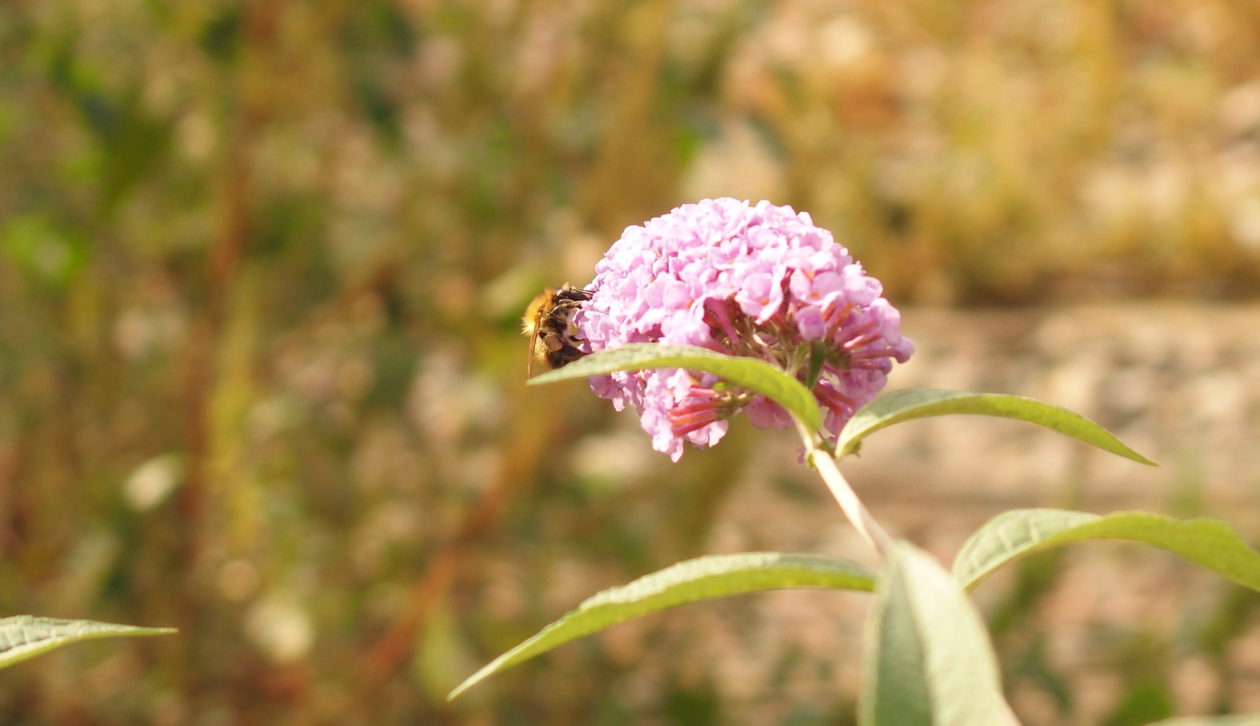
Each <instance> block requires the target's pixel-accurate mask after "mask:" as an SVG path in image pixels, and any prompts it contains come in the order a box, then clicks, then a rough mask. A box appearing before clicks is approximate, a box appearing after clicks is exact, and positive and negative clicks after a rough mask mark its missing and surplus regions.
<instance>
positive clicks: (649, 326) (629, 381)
mask: <svg viewBox="0 0 1260 726" xmlns="http://www.w3.org/2000/svg"><path fill="white" fill-rule="evenodd" d="M595 272H596V275H595V279H594V280H593V281H592V282H591V283H590V284H589V285H587V287H588V288H589V289H592V290H594V291H595V292H594V295H593V296H592V297H591V299H590V300H589V301H587V302H585V303H584V304H583V306H582V308H581V310H580V311H579V312H578V313H577V314H576V315H575V317H574V322H575V324H576V325H577V327H578V329H579V331H580V337H582V338H584V339H585V343H584V347H585V348H586V350H587V352H596V351H600V350H604V349H608V348H615V347H618V346H621V345H624V344H626V343H644V342H648V343H658V342H659V343H672V344H684V345H695V346H700V347H703V348H708V349H710V350H714V351H717V352H721V353H726V354H729V355H738V356H748V357H753V358H758V359H761V360H764V361H768V362H770V363H772V364H774V365H776V366H778V367H779V368H781V369H782V370H784V371H786V372H788V373H789V374H790V375H793V376H795V377H796V378H797V379H798V380H800V381H801V382H803V383H805V384H806V385H808V386H810V388H811V390H812V391H813V393H814V396H815V397H816V398H817V399H818V402H819V404H820V405H821V406H822V407H823V408H824V410H825V412H826V417H825V429H826V430H825V431H824V432H823V433H824V436H826V437H827V438H829V439H834V436H835V434H836V433H838V432H839V431H840V428H841V427H842V426H843V425H844V423H845V422H846V421H847V420H848V419H849V418H850V417H851V416H852V415H853V412H854V411H855V410H857V409H858V408H859V407H861V406H862V405H863V404H865V403H867V402H869V401H870V400H872V399H873V398H874V397H875V396H876V395H877V394H878V393H879V391H880V389H882V388H883V387H884V384H885V382H886V381H887V375H888V372H889V370H891V368H892V363H893V361H897V362H899V363H904V362H905V361H906V360H907V359H908V358H909V357H910V355H911V353H913V351H914V344H913V342H911V341H910V340H909V339H908V338H906V337H904V336H902V335H901V333H900V322H901V320H900V316H899V314H898V312H897V309H896V308H894V307H893V306H892V305H891V304H889V302H888V301H887V300H886V299H884V298H883V297H882V294H883V288H882V286H881V285H880V283H879V281H878V280H876V279H875V278H873V277H870V276H869V275H867V274H866V273H865V272H864V271H863V270H862V266H861V265H860V264H858V263H857V262H855V261H854V260H853V258H852V257H851V256H850V255H849V252H848V250H846V249H845V248H844V247H843V246H842V245H840V244H839V243H837V242H836V241H835V240H834V239H833V238H832V236H831V233H830V232H828V231H827V230H825V229H821V228H819V227H816V226H814V224H813V222H812V221H811V220H810V217H809V215H808V214H806V213H803V212H801V213H797V212H795V211H793V210H792V209H791V208H790V207H786V206H783V207H780V206H774V205H772V204H770V203H769V202H765V201H763V202H759V203H757V204H755V205H751V204H748V203H747V202H741V201H738V200H735V199H706V200H703V201H700V202H697V203H695V204H685V205H683V206H680V207H678V208H677V209H674V210H673V211H672V212H670V213H669V214H665V215H662V216H660V217H656V218H655V219H652V220H650V221H648V222H647V223H645V224H643V225H641V226H632V227H628V228H627V229H626V230H625V232H623V233H622V235H621V238H620V239H619V240H617V242H616V243H614V244H613V245H612V247H611V248H610V249H609V250H608V253H607V254H606V255H605V256H604V258H603V259H602V260H601V261H600V262H599V263H598V264H597V265H596V266H595ZM591 387H592V389H593V390H594V391H595V393H596V394H597V395H599V396H601V397H603V398H607V399H610V400H611V401H612V402H613V406H614V407H615V408H616V409H617V410H622V409H625V408H626V407H628V406H629V407H633V408H634V409H635V410H636V411H637V412H638V414H639V419H640V422H641V424H642V426H643V429H644V430H645V431H647V433H649V434H650V435H651V436H652V446H653V448H655V449H656V450H658V451H661V452H664V453H667V454H669V456H670V457H671V458H672V459H674V460H675V461H677V460H678V458H679V457H681V456H682V452H683V446H684V442H688V441H689V442H691V443H692V444H694V445H696V446H700V447H705V446H712V445H713V444H716V443H717V442H718V441H719V440H721V438H722V437H723V435H725V433H726V430H727V427H728V421H729V419H730V418H731V417H732V416H735V415H736V414H738V413H740V412H744V413H746V414H747V415H748V417H749V420H751V421H752V423H753V424H754V425H756V426H759V427H762V428H775V427H786V426H788V425H790V423H791V422H790V419H789V418H788V415H787V413H786V412H785V411H783V409H781V408H780V407H779V406H778V405H777V404H775V403H773V402H771V401H770V400H768V399H766V398H765V397H764V396H761V395H758V394H754V393H752V392H750V391H747V390H744V389H741V388H739V387H737V386H732V385H730V384H727V383H724V382H722V381H720V380H719V379H718V378H717V377H715V376H713V375H710V374H704V373H697V372H691V371H687V370H683V369H677V368H675V369H654V370H645V371H628V372H617V373H612V374H609V375H606V376H599V377H595V378H592V379H591Z"/></svg>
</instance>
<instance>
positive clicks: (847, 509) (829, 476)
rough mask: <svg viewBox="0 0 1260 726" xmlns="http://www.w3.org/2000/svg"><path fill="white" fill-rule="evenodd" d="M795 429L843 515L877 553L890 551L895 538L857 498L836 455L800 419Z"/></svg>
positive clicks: (808, 458)
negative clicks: (841, 471)
mask: <svg viewBox="0 0 1260 726" xmlns="http://www.w3.org/2000/svg"><path fill="white" fill-rule="evenodd" d="M796 428H797V431H798V432H799V433H800V435H801V439H802V440H803V441H804V442H805V451H806V454H805V458H806V460H808V461H809V463H810V464H812V465H813V466H814V468H815V469H817V470H818V474H819V476H821V477H822V479H823V482H824V483H826V485H827V488H828V489H829V490H831V496H833V497H835V500H836V503H837V504H839V505H840V510H841V511H842V512H844V516H845V517H848V519H849V521H850V522H851V523H853V527H854V528H855V529H857V531H858V534H860V535H862V537H863V538H864V539H866V541H867V542H869V543H870V545H871V546H872V547H874V548H875V551H876V552H878V553H879V554H881V555H884V554H887V553H888V551H889V550H891V549H892V545H893V539H892V537H890V536H888V533H887V532H885V531H884V528H883V527H881V526H880V525H879V522H876V521H875V518H874V517H872V516H871V513H870V512H868V511H867V510H866V507H865V505H863V504H862V500H861V499H858V496H857V493H856V492H854V491H853V487H851V486H849V482H848V481H847V480H846V479H845V478H844V475H843V474H841V473H840V469H839V468H838V467H837V466H836V459H835V457H834V456H832V455H831V452H829V451H827V450H826V449H824V448H822V447H821V446H819V442H818V437H817V436H815V435H814V434H812V433H810V432H809V431H808V430H806V428H805V427H804V426H802V425H801V423H800V422H799V421H798V422H796Z"/></svg>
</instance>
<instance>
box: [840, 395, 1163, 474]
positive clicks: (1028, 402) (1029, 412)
mask: <svg viewBox="0 0 1260 726" xmlns="http://www.w3.org/2000/svg"><path fill="white" fill-rule="evenodd" d="M951 413H969V414H979V415H984V416H1000V417H1002V418H1013V419H1019V420H1021V421H1028V422H1029V423H1035V424H1040V425H1041V426H1045V427H1047V428H1051V429H1054V430H1055V431H1058V432H1060V433H1064V434H1067V435H1068V436H1071V437H1074V438H1077V439H1080V440H1081V441H1084V442H1085V443H1087V444H1093V445H1094V446H1097V447H1098V448H1100V449H1102V450H1104V451H1110V452H1111V453H1113V454H1118V455H1120V456H1123V457H1125V458H1126V459H1132V460H1133V461H1136V462H1139V463H1142V464H1150V465H1152V466H1154V465H1155V462H1153V461H1151V460H1150V459H1148V458H1146V457H1145V456H1142V455H1141V454H1139V453H1137V452H1136V451H1134V450H1133V449H1130V448H1129V447H1128V446H1125V445H1124V444H1123V443H1122V442H1121V441H1120V439H1117V438H1116V437H1115V436H1114V435H1112V433H1111V432H1110V431H1107V430H1106V429H1104V428H1103V427H1102V426H1099V425H1098V424H1096V423H1094V422H1093V421H1091V420H1089V419H1087V418H1085V417H1084V416H1081V415H1080V414H1076V413H1072V412H1071V411H1069V410H1067V409H1065V408H1059V407H1058V406H1052V405H1050V404H1048V403H1043V402H1041V401H1038V400H1035V399H1032V398H1024V397H1022V396H1010V395H1006V394H1003V393H967V392H964V391H942V390H937V389H931V388H916V389H909V390H904V391H892V392H889V393H885V394H884V395H882V396H880V397H879V398H877V399H875V400H874V401H871V402H870V403H868V404H867V405H865V406H863V407H862V408H861V409H859V410H858V412H857V413H855V414H854V415H853V418H851V419H849V422H848V423H847V424H845V426H844V429H843V430H841V432H840V438H839V440H838V441H837V443H836V452H837V455H838V456H844V455H847V454H852V453H854V452H856V451H857V449H858V445H859V444H860V443H861V441H862V439H864V438H866V437H867V436H870V435H871V434H873V433H875V432H876V431H879V430H880V429H882V428H886V427H888V426H892V425H893V424H895V423H899V422H901V421H909V420H911V419H916V418H925V417H927V416H942V415H945V414H951Z"/></svg>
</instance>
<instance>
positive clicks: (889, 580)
mask: <svg viewBox="0 0 1260 726" xmlns="http://www.w3.org/2000/svg"><path fill="white" fill-rule="evenodd" d="M867 626H868V631H867V636H866V637H867V643H866V653H865V657H864V663H863V689H862V700H861V703H860V706H859V716H858V723H859V724H861V725H862V726H941V725H943V724H957V725H958V726H964V725H967V724H993V725H994V726H997V725H1000V724H1007V723H1012V721H1011V720H1010V711H1009V709H1008V708H1007V706H1006V702H1005V701H1004V700H1003V699H1002V689H1001V683H1000V677H999V675H998V667H997V661H996V659H995V657H994V655H993V649H992V646H991V645H990V644H989V636H988V633H986V632H985V629H984V623H983V622H982V621H981V619H980V615H979V613H977V612H976V609H975V607H974V606H973V605H972V604H971V601H970V600H968V598H967V597H966V595H964V594H963V593H962V591H961V590H960V589H959V588H958V585H957V584H955V583H954V582H953V581H952V580H950V578H949V575H948V574H947V573H946V572H945V570H944V569H942V568H941V566H940V565H938V564H936V562H935V561H934V560H933V559H932V558H931V557H929V556H928V555H927V554H925V553H924V552H922V551H921V550H919V549H917V548H915V547H914V546H913V545H910V544H909V543H906V542H898V543H897V544H896V546H895V547H894V548H893V550H892V552H891V553H890V555H889V559H888V565H887V569H886V570H885V571H884V574H883V576H882V577H881V578H880V581H879V587H878V594H877V595H876V598H875V606H874V609H873V611H872V613H871V618H870V620H869V621H868V624H867Z"/></svg>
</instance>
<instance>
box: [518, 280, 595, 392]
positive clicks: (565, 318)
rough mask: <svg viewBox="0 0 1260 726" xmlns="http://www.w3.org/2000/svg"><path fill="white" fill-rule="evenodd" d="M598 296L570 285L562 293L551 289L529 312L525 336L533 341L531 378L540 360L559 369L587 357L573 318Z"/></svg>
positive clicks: (524, 321)
mask: <svg viewBox="0 0 1260 726" xmlns="http://www.w3.org/2000/svg"><path fill="white" fill-rule="evenodd" d="M594 294H595V291H594V290H582V289H580V288H576V287H572V286H570V285H564V286H563V287H561V288H560V289H559V290H555V289H552V288H547V289H546V290H543V291H542V292H541V293H539V295H538V297H536V298H534V299H533V301H532V302H530V304H529V306H528V307H526V308H525V315H524V316H523V317H522V318H521V332H522V333H524V334H525V337H527V338H529V340H530V345H529V364H528V366H527V367H526V371H525V372H526V374H527V375H532V374H533V372H534V361H536V360H538V361H543V362H545V363H546V364H547V365H549V366H551V367H552V368H559V367H561V366H563V365H567V364H569V363H572V362H573V361H575V360H577V359H578V358H581V357H582V356H584V355H586V354H585V353H583V352H582V350H581V349H580V348H578V345H577V342H578V338H577V334H578V329H577V326H576V325H574V324H573V314H574V313H576V312H577V311H578V308H580V307H582V303H584V302H586V301H587V300H590V299H591V296H592V295H594Z"/></svg>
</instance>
